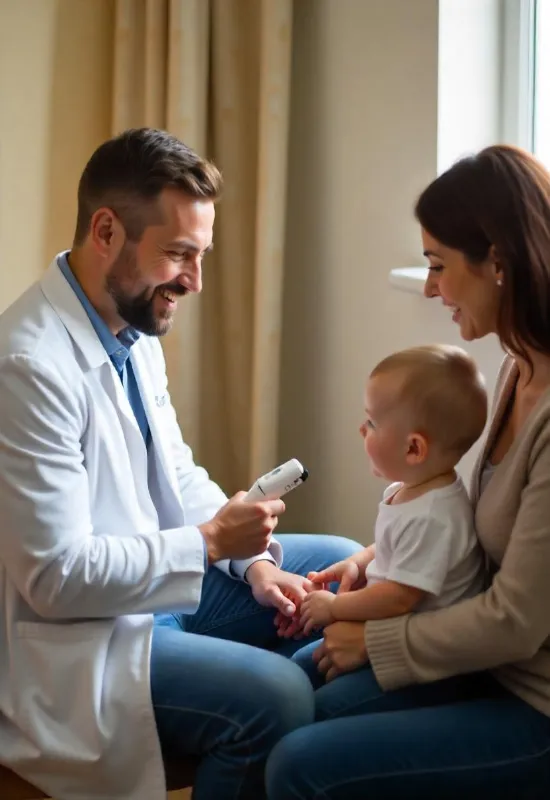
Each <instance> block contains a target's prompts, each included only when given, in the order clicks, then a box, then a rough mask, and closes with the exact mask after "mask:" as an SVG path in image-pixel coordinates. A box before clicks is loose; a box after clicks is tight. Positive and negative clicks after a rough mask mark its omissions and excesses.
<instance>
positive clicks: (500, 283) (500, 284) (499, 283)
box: [497, 278, 502, 286]
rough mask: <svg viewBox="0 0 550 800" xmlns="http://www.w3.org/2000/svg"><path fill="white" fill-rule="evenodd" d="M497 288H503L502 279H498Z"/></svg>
mask: <svg viewBox="0 0 550 800" xmlns="http://www.w3.org/2000/svg"><path fill="white" fill-rule="evenodd" d="M497 286H502V278H497Z"/></svg>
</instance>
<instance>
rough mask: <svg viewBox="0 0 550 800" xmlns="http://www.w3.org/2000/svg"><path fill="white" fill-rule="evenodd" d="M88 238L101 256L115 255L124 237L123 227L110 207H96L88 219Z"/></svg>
mask: <svg viewBox="0 0 550 800" xmlns="http://www.w3.org/2000/svg"><path fill="white" fill-rule="evenodd" d="M90 239H91V241H92V243H93V245H94V247H95V249H96V250H97V251H98V252H100V254H101V255H103V256H110V257H113V256H116V255H118V253H119V252H120V250H121V248H122V245H123V244H124V241H125V239H126V233H125V231H124V227H123V225H122V223H121V221H120V220H119V218H118V217H117V215H116V214H115V213H114V211H112V210H111V209H110V208H98V209H97V211H95V212H94V214H93V215H92V218H91V220H90Z"/></svg>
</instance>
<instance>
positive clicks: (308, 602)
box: [300, 580, 427, 636]
mask: <svg viewBox="0 0 550 800" xmlns="http://www.w3.org/2000/svg"><path fill="white" fill-rule="evenodd" d="M426 595H427V592H425V591H423V590H422V589H416V588H415V587H414V586H406V585H405V584H402V583H396V582H395V581H388V580H385V581H381V582H380V583H375V584H374V585H372V586H366V587H365V588H364V589H357V590H356V591H355V592H345V593H344V594H338V595H334V594H331V592H326V591H319V592H311V593H310V594H308V595H307V596H306V597H305V598H304V599H303V601H302V606H301V609H300V611H301V622H302V625H303V627H304V633H305V634H306V636H307V634H309V633H310V632H311V631H312V630H313V628H317V627H320V626H323V625H330V624H331V623H333V622H339V621H348V622H353V621H358V622H367V620H374V619H387V618H389V617H399V616H401V615H402V614H408V613H409V612H411V611H413V610H414V609H415V608H416V606H417V605H418V604H419V603H420V601H421V600H423V598H424V597H426Z"/></svg>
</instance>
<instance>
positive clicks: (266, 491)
mask: <svg viewBox="0 0 550 800" xmlns="http://www.w3.org/2000/svg"><path fill="white" fill-rule="evenodd" d="M308 474H309V473H308V471H307V469H304V467H302V465H301V464H300V462H299V461H298V460H297V459H295V458H291V459H290V461H287V462H286V463H285V464H281V466H280V467H276V468H275V469H273V470H271V472H267V473H266V474H265V475H262V477H261V478H258V480H257V481H256V482H255V483H254V484H253V485H252V486H251V488H250V490H249V491H248V492H247V493H246V495H245V497H244V501H245V502H249V503H258V502H260V501H261V500H278V499H279V497H282V496H283V495H284V494H286V493H287V492H291V491H292V489H295V488H296V487H297V486H300V485H301V484H302V483H303V482H304V481H305V480H307V477H308Z"/></svg>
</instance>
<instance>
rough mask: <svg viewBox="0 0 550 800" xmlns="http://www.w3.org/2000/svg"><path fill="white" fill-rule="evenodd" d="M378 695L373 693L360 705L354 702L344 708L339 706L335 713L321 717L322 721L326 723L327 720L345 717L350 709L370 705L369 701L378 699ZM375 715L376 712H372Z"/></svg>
mask: <svg viewBox="0 0 550 800" xmlns="http://www.w3.org/2000/svg"><path fill="white" fill-rule="evenodd" d="M378 696H379V695H378V693H377V692H375V693H374V694H372V695H370V696H369V697H365V698H363V701H362V702H361V704H360V705H358V704H357V703H356V702H355V701H354V702H353V703H349V704H348V705H345V706H340V707H339V708H338V710H337V711H334V712H332V713H331V714H328V715H327V716H326V717H323V721H328V720H329V719H338V718H339V717H341V716H347V714H346V712H347V711H348V710H349V709H350V708H353V709H359V708H361V706H362V705H363V704H364V703H370V701H371V700H374V699H376V698H377V697H378ZM373 713H376V712H373Z"/></svg>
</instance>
